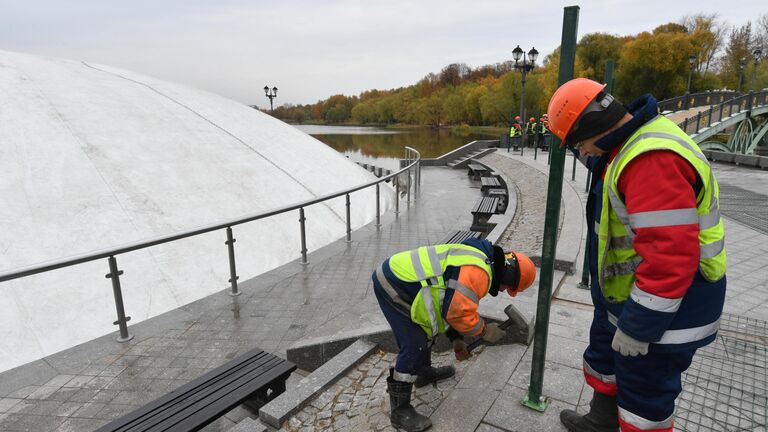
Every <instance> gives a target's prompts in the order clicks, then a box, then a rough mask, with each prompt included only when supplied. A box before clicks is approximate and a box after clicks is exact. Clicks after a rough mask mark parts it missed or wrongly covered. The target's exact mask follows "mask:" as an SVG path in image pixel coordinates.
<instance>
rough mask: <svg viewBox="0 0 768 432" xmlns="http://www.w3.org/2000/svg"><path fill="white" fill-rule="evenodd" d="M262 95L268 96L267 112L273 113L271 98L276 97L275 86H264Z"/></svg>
mask: <svg viewBox="0 0 768 432" xmlns="http://www.w3.org/2000/svg"><path fill="white" fill-rule="evenodd" d="M264 95H265V96H267V97H268V98H269V112H270V113H274V107H273V106H272V99H274V98H276V97H277V87H272V88H271V89H270V88H269V86H264Z"/></svg>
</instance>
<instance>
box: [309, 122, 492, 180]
mask: <svg viewBox="0 0 768 432" xmlns="http://www.w3.org/2000/svg"><path fill="white" fill-rule="evenodd" d="M296 127H297V128H298V129H299V130H301V131H303V132H306V133H308V134H310V135H312V136H313V137H315V138H317V139H318V140H320V141H322V142H324V143H325V144H327V145H329V146H330V147H331V148H333V149H335V150H336V151H338V152H341V153H343V154H345V155H346V156H347V157H349V158H350V159H352V160H354V161H355V162H362V163H368V164H373V165H376V166H379V167H383V168H389V169H395V168H396V167H397V160H398V158H401V157H403V154H404V153H403V151H404V148H405V146H408V147H413V148H415V149H416V150H418V151H419V152H420V153H421V155H422V157H424V158H434V157H438V156H441V155H443V154H445V153H448V152H449V151H451V150H453V149H456V148H458V147H461V146H463V145H464V144H467V143H469V142H471V141H474V140H477V139H494V138H496V137H490V136H487V135H478V134H467V135H457V134H453V133H451V131H449V130H445V129H442V130H432V129H416V130H392V129H384V128H375V127H351V126H314V125H298V126H296Z"/></svg>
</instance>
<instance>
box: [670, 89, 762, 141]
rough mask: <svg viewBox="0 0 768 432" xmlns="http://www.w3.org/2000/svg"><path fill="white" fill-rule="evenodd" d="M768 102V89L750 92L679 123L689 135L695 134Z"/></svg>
mask: <svg viewBox="0 0 768 432" xmlns="http://www.w3.org/2000/svg"><path fill="white" fill-rule="evenodd" d="M766 104H768V91H765V90H763V91H760V92H756V93H754V92H750V93H748V94H745V95H741V96H738V97H735V98H733V99H729V100H726V101H724V102H722V103H719V104H717V105H713V106H711V107H710V108H709V109H708V110H704V111H700V112H698V113H697V114H696V115H693V116H690V117H687V118H686V119H685V120H683V121H682V122H680V123H678V124H677V125H678V126H679V127H680V129H682V130H684V131H685V133H687V134H688V135H695V134H697V133H699V131H701V130H702V129H704V128H707V127H710V126H712V124H713V123H719V122H721V121H722V120H723V119H724V118H728V117H731V116H733V115H735V114H738V113H740V112H742V111H749V110H751V109H752V108H753V107H757V106H762V105H766Z"/></svg>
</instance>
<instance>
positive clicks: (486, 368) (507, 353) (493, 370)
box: [456, 345, 528, 390]
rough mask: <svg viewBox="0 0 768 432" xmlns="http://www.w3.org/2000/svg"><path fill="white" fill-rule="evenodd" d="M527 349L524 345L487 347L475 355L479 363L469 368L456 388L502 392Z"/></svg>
mask: <svg viewBox="0 0 768 432" xmlns="http://www.w3.org/2000/svg"><path fill="white" fill-rule="evenodd" d="M527 349H528V347H526V346H523V345H508V346H489V347H485V348H484V349H483V350H482V353H478V354H475V355H476V356H477V361H475V362H474V363H473V364H472V365H471V366H469V367H468V368H467V370H466V372H465V373H464V376H463V377H462V378H461V381H459V383H458V384H457V385H456V388H457V389H480V390H482V389H487V390H501V389H502V388H503V387H504V386H505V385H506V382H507V380H508V379H509V377H510V376H512V373H513V372H514V371H515V368H516V367H517V365H518V363H519V362H520V359H521V358H522V357H523V355H524V354H525V351H526V350H527Z"/></svg>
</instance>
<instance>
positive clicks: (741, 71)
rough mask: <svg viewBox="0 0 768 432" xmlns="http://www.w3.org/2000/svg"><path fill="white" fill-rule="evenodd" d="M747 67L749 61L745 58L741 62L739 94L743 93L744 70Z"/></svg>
mask: <svg viewBox="0 0 768 432" xmlns="http://www.w3.org/2000/svg"><path fill="white" fill-rule="evenodd" d="M745 67H747V59H745V58H744V57H742V58H741V60H739V88H738V89H736V91H737V92H738V93H741V84H742V83H743V82H744V68H745Z"/></svg>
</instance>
